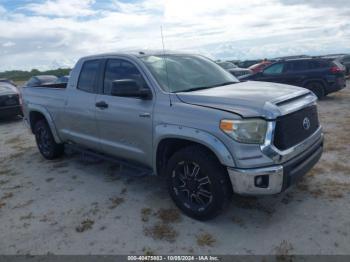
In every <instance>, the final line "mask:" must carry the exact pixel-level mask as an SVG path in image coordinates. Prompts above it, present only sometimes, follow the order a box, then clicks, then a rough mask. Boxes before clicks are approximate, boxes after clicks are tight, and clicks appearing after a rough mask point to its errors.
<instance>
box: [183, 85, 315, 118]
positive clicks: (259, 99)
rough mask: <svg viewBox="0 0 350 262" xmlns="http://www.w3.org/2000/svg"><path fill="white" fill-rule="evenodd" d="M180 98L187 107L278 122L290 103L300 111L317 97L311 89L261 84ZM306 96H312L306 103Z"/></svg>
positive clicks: (208, 91) (230, 87)
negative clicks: (210, 109) (188, 105)
mask: <svg viewBox="0 0 350 262" xmlns="http://www.w3.org/2000/svg"><path fill="white" fill-rule="evenodd" d="M177 96H178V98H179V99H180V100H181V101H182V102H184V103H187V104H192V105H198V106H204V107H209V108H215V109H219V110H223V111H227V112H232V113H235V114H238V115H240V116H241V117H263V118H265V119H275V118H277V117H278V116H280V115H282V114H284V113H285V110H284V107H285V106H286V105H287V104H288V103H291V105H292V106H295V107H297V106H300V105H301V103H306V102H308V103H309V102H310V101H311V100H313V101H315V96H314V95H313V94H311V92H310V91H309V90H307V89H304V88H301V87H296V86H290V85H283V84H276V83H270V82H257V81H247V82H240V83H236V84H231V85H226V86H220V87H215V88H209V89H204V90H198V91H193V92H180V93H177ZM304 96H308V99H305V101H303V99H302V98H303V97H304ZM297 100H299V101H297ZM288 110H290V107H289V109H288Z"/></svg>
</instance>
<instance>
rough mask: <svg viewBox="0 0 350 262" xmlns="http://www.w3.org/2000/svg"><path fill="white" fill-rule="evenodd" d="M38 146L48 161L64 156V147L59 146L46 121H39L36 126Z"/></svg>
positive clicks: (35, 132)
mask: <svg viewBox="0 0 350 262" xmlns="http://www.w3.org/2000/svg"><path fill="white" fill-rule="evenodd" d="M34 134H35V140H36V144H37V146H38V148H39V151H40V153H41V154H42V155H43V157H45V158H46V159H49V160H52V159H55V158H58V157H60V156H62V155H63V152H64V145H63V144H57V143H56V142H55V139H54V138H53V135H52V133H51V129H50V127H49V125H48V124H47V122H46V121H45V120H39V121H38V122H37V123H36V124H35V126H34Z"/></svg>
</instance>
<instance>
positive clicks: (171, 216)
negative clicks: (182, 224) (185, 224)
mask: <svg viewBox="0 0 350 262" xmlns="http://www.w3.org/2000/svg"><path fill="white" fill-rule="evenodd" d="M157 217H158V218H159V219H160V220H161V221H162V222H163V223H166V224H167V223H174V222H179V221H181V214H180V212H179V211H178V210H177V209H174V208H168V209H164V208H161V209H159V211H158V212H157Z"/></svg>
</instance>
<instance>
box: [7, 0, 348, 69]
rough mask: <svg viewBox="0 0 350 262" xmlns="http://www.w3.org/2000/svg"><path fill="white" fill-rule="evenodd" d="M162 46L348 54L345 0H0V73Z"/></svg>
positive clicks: (216, 54) (259, 54) (216, 53)
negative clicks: (88, 56)
mask: <svg viewBox="0 0 350 262" xmlns="http://www.w3.org/2000/svg"><path fill="white" fill-rule="evenodd" d="M161 27H162V28H163V35H164V43H165V48H166V49H171V50H183V51H187V52H188V51H189V52H194V53H199V54H204V55H206V56H209V57H211V58H214V59H221V60H225V59H255V58H265V57H268V58H273V57H278V56H285V55H296V54H309V55H317V54H328V53H350V1H349V0H332V1H329V0H259V1H258V0H245V1H241V0H238V1H235V0H214V1H213V0H33V1H29V0H22V1H19V0H0V61H1V63H0V71H5V70H14V69H16V70H17V69H22V70H28V69H32V68H37V69H41V70H45V69H54V68H58V67H71V66H73V65H74V63H75V62H76V60H77V59H78V58H79V57H82V56H85V55H90V54H98V53H105V52H114V51H115V52H117V51H118V50H122V51H125V50H128V49H129V50H135V49H161V48H162V40H161V33H160V28H161Z"/></svg>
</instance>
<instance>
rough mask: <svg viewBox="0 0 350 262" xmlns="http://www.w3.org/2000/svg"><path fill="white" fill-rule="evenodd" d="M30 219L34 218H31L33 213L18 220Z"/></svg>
mask: <svg viewBox="0 0 350 262" xmlns="http://www.w3.org/2000/svg"><path fill="white" fill-rule="evenodd" d="M32 218H34V216H33V213H32V212H30V213H29V214H28V215H25V216H21V217H20V218H19V220H26V219H32Z"/></svg>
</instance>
